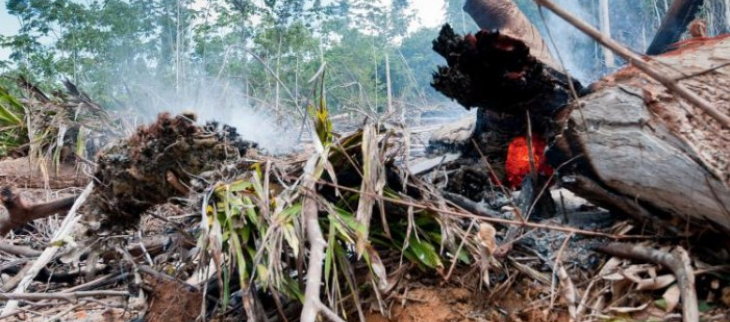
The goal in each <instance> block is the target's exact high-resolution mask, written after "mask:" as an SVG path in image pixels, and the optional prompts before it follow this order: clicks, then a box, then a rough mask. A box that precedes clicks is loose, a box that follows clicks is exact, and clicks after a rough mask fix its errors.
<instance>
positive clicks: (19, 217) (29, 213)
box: [0, 187, 76, 237]
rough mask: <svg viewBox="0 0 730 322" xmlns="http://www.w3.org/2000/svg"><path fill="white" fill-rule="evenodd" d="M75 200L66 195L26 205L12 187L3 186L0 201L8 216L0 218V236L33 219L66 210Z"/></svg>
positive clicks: (0, 191)
mask: <svg viewBox="0 0 730 322" xmlns="http://www.w3.org/2000/svg"><path fill="white" fill-rule="evenodd" d="M75 201H76V197H68V198H63V199H59V200H54V201H51V202H46V203H39V204H34V205H28V204H26V202H25V201H24V200H23V198H22V197H21V196H20V195H19V194H17V193H15V192H14V191H13V189H12V188H10V187H4V188H2V189H1V190H0V202H2V204H3V206H5V209H7V211H8V216H7V218H0V237H3V236H5V235H6V234H7V233H8V232H10V231H11V230H13V229H17V228H20V227H22V226H23V225H25V224H28V223H30V222H31V221H33V220H36V219H41V218H46V217H49V216H51V215H54V214H57V213H61V212H66V211H68V210H69V209H71V206H73V204H74V202H75Z"/></svg>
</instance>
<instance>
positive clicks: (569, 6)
mask: <svg viewBox="0 0 730 322" xmlns="http://www.w3.org/2000/svg"><path fill="white" fill-rule="evenodd" d="M555 2H556V3H557V4H559V5H560V7H562V8H564V9H566V10H568V11H569V12H571V13H572V14H573V15H575V16H577V17H579V18H580V19H582V20H583V21H586V22H588V23H589V24H591V25H594V26H595V25H596V18H597V17H595V16H594V15H593V14H591V13H589V12H588V11H587V10H586V9H585V8H584V7H583V4H582V2H584V1H581V0H555ZM543 12H544V14H545V20H546V21H545V22H546V26H544V28H546V29H547V31H548V32H549V33H550V35H552V38H553V40H554V46H553V42H551V41H550V37H549V36H548V37H546V39H545V40H546V41H547V42H548V43H549V44H550V50H551V52H552V53H553V55H554V56H555V57H556V58H558V57H559V58H560V59H561V60H562V62H563V64H565V68H566V69H567V70H568V72H569V73H570V74H571V76H572V77H574V78H576V79H578V80H579V81H581V83H583V84H588V83H590V82H591V81H594V80H595V79H596V78H598V77H599V76H600V75H596V73H593V72H592V70H593V68H594V66H593V63H592V62H595V61H596V60H595V57H592V53H591V44H592V43H593V40H592V39H591V38H590V37H588V36H586V35H585V34H584V33H583V32H581V31H580V30H578V29H576V28H575V27H573V26H572V25H571V24H569V23H567V22H565V20H563V19H562V18H560V17H558V16H556V15H555V14H553V13H552V12H549V10H545V9H543Z"/></svg>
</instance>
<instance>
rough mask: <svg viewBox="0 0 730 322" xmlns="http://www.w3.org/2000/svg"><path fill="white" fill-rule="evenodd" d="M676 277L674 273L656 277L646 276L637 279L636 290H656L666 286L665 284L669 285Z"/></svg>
mask: <svg viewBox="0 0 730 322" xmlns="http://www.w3.org/2000/svg"><path fill="white" fill-rule="evenodd" d="M676 280H677V278H676V277H674V275H671V274H667V275H662V276H657V277H656V278H647V279H643V280H641V281H639V282H638V283H637V284H636V290H638V291H644V290H649V291H656V290H661V289H664V288H666V287H667V286H669V285H671V284H672V283H674V281H676Z"/></svg>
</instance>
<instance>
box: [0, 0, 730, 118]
mask: <svg viewBox="0 0 730 322" xmlns="http://www.w3.org/2000/svg"><path fill="white" fill-rule="evenodd" d="M411 2H414V1H412V0H392V1H368V0H337V1H323V0H304V1H299V0H262V1H246V0H208V1H194V0H154V1H147V0H127V1H125V0H105V1H96V0H95V1H69V0H8V1H5V6H6V8H7V10H8V12H9V13H10V14H11V15H13V16H15V17H17V19H18V21H19V22H20V30H19V31H18V33H17V34H16V35H0V46H2V47H4V48H9V49H10V50H11V51H12V54H11V55H10V59H9V60H7V61H0V71H1V72H2V75H3V76H4V77H2V78H0V85H2V86H3V87H6V88H10V90H11V92H12V91H13V89H14V87H15V83H14V81H13V79H15V78H17V77H18V76H20V75H22V76H23V77H25V78H27V79H28V80H30V81H31V82H32V83H34V84H38V85H39V86H40V87H42V88H46V89H50V90H53V89H57V88H59V87H60V86H61V85H60V81H61V80H63V79H69V80H71V81H72V82H74V83H75V84H77V85H79V87H80V88H82V89H83V90H84V91H85V92H87V93H88V94H89V95H90V96H91V97H93V98H94V99H95V100H97V101H99V102H101V103H102V104H103V105H104V106H106V107H107V108H111V109H126V108H132V107H137V108H142V109H150V106H152V105H154V106H155V107H154V108H152V109H153V110H154V111H152V112H154V113H151V114H152V115H154V114H155V113H156V112H159V111H161V110H164V109H171V110H176V108H175V107H172V105H175V104H180V103H181V102H170V100H171V99H170V98H184V100H187V101H192V102H188V103H187V104H192V105H194V104H196V102H197V103H198V104H199V103H200V102H201V100H207V99H206V98H205V97H208V96H215V97H216V99H214V100H213V101H214V103H213V105H215V104H226V105H230V104H241V100H244V101H245V104H246V106H250V107H253V108H255V109H256V110H259V111H264V112H265V113H269V112H274V114H275V115H276V116H277V119H282V118H285V117H286V116H288V115H291V114H292V113H291V112H292V111H294V110H296V108H297V107H299V108H301V106H302V105H304V104H305V102H306V101H307V98H308V97H309V96H311V95H310V94H311V90H312V84H310V83H309V82H308V81H309V80H310V79H311V78H312V77H313V76H314V75H316V74H317V71H318V70H319V69H320V67H321V66H322V64H323V63H326V65H327V80H326V82H327V87H328V95H327V100H328V103H329V107H330V109H331V111H333V112H340V111H346V110H364V111H368V112H372V113H378V112H383V111H387V110H397V109H399V108H401V107H414V108H418V107H422V106H429V105H433V104H437V103H439V102H444V98H442V97H441V96H440V95H438V94H437V93H436V92H435V91H433V90H432V88H431V87H430V86H429V83H430V80H431V73H432V72H433V71H434V70H435V67H436V66H437V64H438V63H440V62H441V60H440V58H439V57H438V56H437V55H436V54H435V53H434V52H433V51H432V50H431V41H432V40H433V39H434V38H435V37H436V35H437V34H438V27H433V28H426V27H418V26H421V25H420V24H419V23H417V22H416V19H418V18H417V17H416V15H415V14H414V12H413V10H412V8H413V6H414V5H415V6H417V5H418V4H417V3H411ZM516 2H517V3H518V5H519V6H520V7H521V8H522V9H523V11H524V12H525V13H526V14H527V16H528V17H529V18H530V20H531V21H533V22H534V23H535V24H536V25H537V26H538V28H539V29H540V30H541V32H543V34H545V33H546V32H547V30H546V29H545V26H546V24H545V23H544V22H547V25H549V26H551V28H554V30H551V32H552V35H553V36H554V41H551V43H552V42H554V43H555V44H556V45H557V48H558V50H557V51H558V52H559V53H560V55H561V56H563V57H561V58H562V59H563V60H564V61H565V64H566V66H567V67H568V69H569V70H570V72H571V73H573V74H575V75H577V77H578V78H579V79H582V80H595V79H596V78H598V77H600V75H603V74H605V73H606V72H607V71H608V70H609V68H607V67H606V64H605V63H604V62H605V60H604V59H603V57H602V55H603V54H602V51H601V49H600V47H599V46H597V45H596V44H595V43H594V42H592V41H591V40H590V39H588V38H587V37H586V36H584V35H582V34H581V33H580V32H578V31H577V30H574V29H573V28H571V27H568V26H567V24H564V23H562V22H561V21H559V19H558V18H555V17H553V16H551V15H549V14H547V13H546V14H545V16H544V19H545V20H543V17H542V16H541V15H540V12H539V11H538V9H537V7H536V6H535V5H534V3H533V2H532V1H530V0H516ZM558 2H560V3H561V4H562V5H563V6H564V7H566V8H570V10H572V11H574V12H576V13H577V14H578V15H579V16H581V17H582V18H583V19H585V20H587V21H589V22H590V23H592V24H594V25H598V23H599V16H600V8H599V3H600V2H599V1H590V2H586V1H578V0H561V1H558ZM463 3H464V1H463V0H448V1H445V3H444V6H445V8H444V9H445V10H444V11H443V12H444V14H445V17H444V22H445V23H450V24H452V25H453V26H455V29H456V30H457V31H458V32H464V33H465V32H473V31H476V29H477V27H476V25H475V24H474V23H473V22H472V20H471V18H469V17H468V16H467V15H465V14H464V13H463V11H462V10H461V8H462V6H463ZM609 3H610V5H609V9H608V10H609V17H610V20H611V27H610V28H611V34H612V37H614V38H615V39H617V40H619V41H621V42H622V43H625V44H627V45H629V46H630V47H631V48H632V49H634V50H636V51H638V52H643V51H644V49H645V48H646V46H647V39H651V38H652V37H653V34H654V32H655V30H656V28H657V27H658V25H659V24H660V22H661V17H662V15H663V14H664V12H665V11H666V10H667V8H668V5H669V4H670V3H671V1H670V0H642V1H634V0H612V1H610V2H609ZM703 12H704V16H705V17H706V19H708V20H710V21H709V22H708V25H709V29H710V30H709V32H710V34H718V33H721V32H725V31H727V19H726V16H727V15H728V6H727V1H725V0H717V1H707V4H706V5H705V8H703ZM416 27H418V28H416ZM15 90H17V89H15ZM183 93H184V95H182V94H183ZM234 94H235V95H234ZM222 97H228V99H227V100H228V101H230V100H233V102H228V101H226V99H222ZM389 98H391V99H389ZM221 100H223V101H226V102H223V103H221Z"/></svg>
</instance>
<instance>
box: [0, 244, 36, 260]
mask: <svg viewBox="0 0 730 322" xmlns="http://www.w3.org/2000/svg"><path fill="white" fill-rule="evenodd" d="M0 252H5V253H8V254H12V255H18V256H25V257H36V256H39V255H40V254H41V251H38V250H35V249H33V248H30V247H23V246H16V245H13V244H10V243H6V242H2V241H0Z"/></svg>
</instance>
